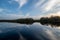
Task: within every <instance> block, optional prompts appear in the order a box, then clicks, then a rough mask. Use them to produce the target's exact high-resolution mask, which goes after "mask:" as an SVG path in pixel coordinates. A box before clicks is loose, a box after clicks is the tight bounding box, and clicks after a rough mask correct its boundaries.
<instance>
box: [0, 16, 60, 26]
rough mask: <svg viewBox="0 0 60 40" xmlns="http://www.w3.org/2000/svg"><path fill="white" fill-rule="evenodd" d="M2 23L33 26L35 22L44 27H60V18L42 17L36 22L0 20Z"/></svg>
mask: <svg viewBox="0 0 60 40" xmlns="http://www.w3.org/2000/svg"><path fill="white" fill-rule="evenodd" d="M0 22H12V23H21V24H33V23H34V22H39V23H41V24H42V25H46V24H47V25H56V26H60V16H51V17H41V18H40V19H39V20H34V19H32V18H21V19H15V20H0Z"/></svg>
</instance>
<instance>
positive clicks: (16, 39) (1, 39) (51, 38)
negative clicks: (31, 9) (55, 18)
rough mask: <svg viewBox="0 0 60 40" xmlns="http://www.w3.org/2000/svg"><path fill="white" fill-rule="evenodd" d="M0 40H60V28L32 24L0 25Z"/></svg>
mask: <svg viewBox="0 0 60 40" xmlns="http://www.w3.org/2000/svg"><path fill="white" fill-rule="evenodd" d="M0 40H60V28H59V27H53V28H52V27H51V26H46V25H41V24H40V23H34V24H32V25H26V24H18V23H6V22H5V23H4V22H3V23H0Z"/></svg>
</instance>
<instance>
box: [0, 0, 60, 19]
mask: <svg viewBox="0 0 60 40" xmlns="http://www.w3.org/2000/svg"><path fill="white" fill-rule="evenodd" d="M51 15H55V16H57V15H58V16H60V0H0V19H16V18H30V17H31V18H40V17H42V16H51Z"/></svg>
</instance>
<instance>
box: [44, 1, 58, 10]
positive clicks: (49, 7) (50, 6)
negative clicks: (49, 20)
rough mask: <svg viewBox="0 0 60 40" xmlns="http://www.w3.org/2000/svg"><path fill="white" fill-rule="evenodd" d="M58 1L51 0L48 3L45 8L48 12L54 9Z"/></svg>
mask: <svg viewBox="0 0 60 40" xmlns="http://www.w3.org/2000/svg"><path fill="white" fill-rule="evenodd" d="M56 1H57V0H49V2H48V3H47V5H46V7H45V10H47V11H48V10H50V9H52V8H53V7H54V6H55V4H56Z"/></svg>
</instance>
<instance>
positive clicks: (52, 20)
mask: <svg viewBox="0 0 60 40" xmlns="http://www.w3.org/2000/svg"><path fill="white" fill-rule="evenodd" d="M40 23H41V24H43V25H44V24H47V25H49V24H50V25H55V26H60V16H51V17H42V18H41V19H40Z"/></svg>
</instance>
